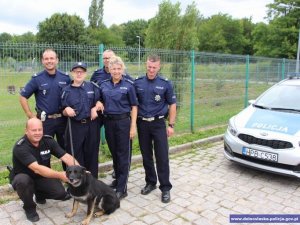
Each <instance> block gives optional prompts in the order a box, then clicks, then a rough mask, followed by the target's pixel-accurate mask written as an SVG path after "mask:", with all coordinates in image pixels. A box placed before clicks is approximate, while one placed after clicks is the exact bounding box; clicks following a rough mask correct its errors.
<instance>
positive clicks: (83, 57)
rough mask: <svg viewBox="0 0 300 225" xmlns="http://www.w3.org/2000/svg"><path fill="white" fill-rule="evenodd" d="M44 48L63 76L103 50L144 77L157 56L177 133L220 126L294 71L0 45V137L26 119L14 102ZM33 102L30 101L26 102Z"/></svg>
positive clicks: (265, 61)
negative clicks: (174, 104) (172, 99)
mask: <svg viewBox="0 0 300 225" xmlns="http://www.w3.org/2000/svg"><path fill="white" fill-rule="evenodd" d="M49 47H50V48H53V49H55V50H56V52H57V53H58V56H59V60H60V63H59V69H60V70H63V71H66V72H68V71H69V69H70V67H71V65H72V64H73V63H74V62H76V61H84V62H86V63H87V64H88V73H89V75H91V74H92V72H93V71H94V70H95V69H96V68H98V67H99V65H102V57H101V55H102V53H103V51H104V50H105V49H112V50H113V51H115V53H116V54H117V55H119V56H121V57H122V58H123V60H124V62H125V65H126V67H127V72H128V73H129V74H130V75H131V76H133V77H136V76H139V75H141V74H145V61H146V57H147V55H148V54H150V53H157V54H159V55H160V57H161V60H162V68H161V73H162V74H163V76H165V77H167V78H169V79H170V80H172V82H173V84H174V87H175V91H176V95H177V98H178V116H177V123H176V132H177V133H183V132H193V131H195V130H198V129H200V128H204V127H207V126H217V125H221V124H226V123H227V121H228V119H229V118H230V117H231V116H232V115H234V114H235V113H237V112H238V111H240V110H241V109H242V108H244V107H245V106H246V105H247V104H248V100H249V99H255V98H256V97H257V96H258V95H259V94H260V93H261V92H262V91H264V90H266V89H267V88H268V87H270V86H271V85H272V84H274V83H275V82H277V81H279V80H281V79H283V78H284V77H285V76H286V74H288V73H289V72H294V71H295V67H296V61H295V60H287V59H274V58H263V57H252V56H244V55H226V54H216V53H205V52H196V51H192V50H191V51H174V50H161V49H144V48H141V49H138V48H131V47H116V46H103V45H99V46H77V45H58V44H56V45H50V44H32V43H22V44H20V43H0V60H1V61H0V99H1V102H0V128H1V131H0V138H3V137H6V135H7V129H3V128H9V129H11V130H15V129H14V128H17V127H18V129H19V130H20V127H22V128H23V124H24V122H25V121H26V118H25V115H24V113H23V111H22V109H21V107H20V104H19V102H18V92H19V90H20V89H21V88H22V87H23V86H24V85H25V84H26V82H27V81H28V80H29V79H30V77H31V76H32V74H34V73H36V72H38V71H40V70H42V69H43V68H42V65H41V62H40V59H41V54H42V52H43V51H44V49H45V48H49ZM139 59H140V60H139ZM33 102H34V101H33V99H32V100H31V104H33ZM20 133H22V130H20ZM0 151H1V144H0Z"/></svg>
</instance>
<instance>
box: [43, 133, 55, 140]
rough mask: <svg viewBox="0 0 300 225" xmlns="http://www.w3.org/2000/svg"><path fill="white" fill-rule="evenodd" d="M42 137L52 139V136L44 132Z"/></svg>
mask: <svg viewBox="0 0 300 225" xmlns="http://www.w3.org/2000/svg"><path fill="white" fill-rule="evenodd" d="M44 137H45V138H51V139H53V137H52V136H51V135H47V134H44Z"/></svg>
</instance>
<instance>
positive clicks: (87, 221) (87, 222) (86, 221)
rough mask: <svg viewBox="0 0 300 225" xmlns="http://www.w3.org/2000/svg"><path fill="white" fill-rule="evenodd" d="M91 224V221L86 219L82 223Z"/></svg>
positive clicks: (82, 224) (83, 224)
mask: <svg viewBox="0 0 300 225" xmlns="http://www.w3.org/2000/svg"><path fill="white" fill-rule="evenodd" d="M89 223H90V220H89V219H85V220H83V221H82V222H81V225H88V224H89Z"/></svg>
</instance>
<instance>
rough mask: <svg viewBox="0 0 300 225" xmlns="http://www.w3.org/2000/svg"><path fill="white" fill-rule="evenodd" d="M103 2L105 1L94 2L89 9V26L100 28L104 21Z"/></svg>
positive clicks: (94, 0)
mask: <svg viewBox="0 0 300 225" xmlns="http://www.w3.org/2000/svg"><path fill="white" fill-rule="evenodd" d="M103 2H104V0H92V2H91V6H90V8H89V23H90V24H89V26H90V27H91V28H99V27H100V26H101V25H102V21H103Z"/></svg>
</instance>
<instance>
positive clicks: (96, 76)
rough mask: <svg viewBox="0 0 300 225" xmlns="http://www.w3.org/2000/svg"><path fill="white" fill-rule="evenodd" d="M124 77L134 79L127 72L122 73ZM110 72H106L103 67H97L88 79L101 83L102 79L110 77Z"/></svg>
mask: <svg viewBox="0 0 300 225" xmlns="http://www.w3.org/2000/svg"><path fill="white" fill-rule="evenodd" d="M123 76H124V77H125V78H126V79H128V80H131V81H134V79H133V78H132V77H131V76H130V75H129V74H127V73H125V74H124V75H123ZM110 77H111V74H110V73H109V72H106V70H105V67H103V68H100V69H97V70H95V71H94V72H93V74H92V76H91V79H90V81H91V82H94V83H97V84H99V85H100V84H101V83H102V82H103V81H105V80H107V79H110Z"/></svg>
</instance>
